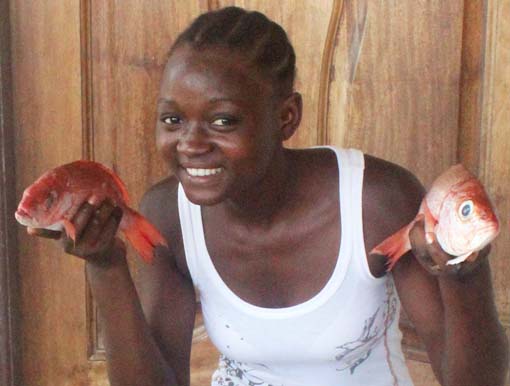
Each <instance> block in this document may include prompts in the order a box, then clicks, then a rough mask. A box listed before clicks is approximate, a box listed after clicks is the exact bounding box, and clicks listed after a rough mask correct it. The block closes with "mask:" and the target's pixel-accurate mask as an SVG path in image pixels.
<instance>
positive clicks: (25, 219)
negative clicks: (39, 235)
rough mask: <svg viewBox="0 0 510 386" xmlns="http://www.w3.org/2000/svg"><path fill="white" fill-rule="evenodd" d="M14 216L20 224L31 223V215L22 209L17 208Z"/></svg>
mask: <svg viewBox="0 0 510 386" xmlns="http://www.w3.org/2000/svg"><path fill="white" fill-rule="evenodd" d="M14 217H16V220H17V221H18V222H19V223H20V224H21V225H25V226H30V225H31V224H32V223H33V219H32V217H31V216H30V215H29V214H28V213H27V212H25V211H24V210H23V209H18V210H17V211H16V213H14Z"/></svg>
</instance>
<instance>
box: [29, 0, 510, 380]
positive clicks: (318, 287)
mask: <svg viewBox="0 0 510 386" xmlns="http://www.w3.org/2000/svg"><path fill="white" fill-rule="evenodd" d="M294 76H295V57H294V50H293V48H292V46H291V44H290V43H289V41H288V39H287V36H286V34H285V32H284V31H283V29H282V28H281V27H280V26H278V25H277V24H275V23H274V22H271V21H270V20H268V19H267V18H266V17H265V16H264V15H262V14H260V13H257V12H246V11H244V10H242V9H239V8H234V7H230V8H225V9H222V10H219V11H217V12H211V13H207V14H204V15H202V16H200V17H199V18H198V19H197V20H195V21H194V23H193V24H192V25H191V26H190V27H189V28H188V29H187V30H185V31H184V32H183V33H182V34H181V35H180V36H179V38H178V39H177V41H176V42H175V43H174V45H173V47H172V49H171V51H170V54H169V58H168V63H167V65H166V67H165V71H164V76H163V79H162V84H161V90H160V96H159V99H158V121H157V145H158V149H159V150H160V152H161V154H162V155H163V157H164V159H165V160H166V161H167V162H168V165H169V169H170V170H171V172H172V174H173V176H172V177H170V178H167V179H165V180H163V181H161V182H160V183H158V184H156V185H155V186H153V187H152V188H151V189H150V190H149V191H148V192H147V193H146V194H145V196H144V198H143V200H142V203H141V209H142V212H143V213H144V214H145V215H146V216H147V217H148V218H149V219H150V220H151V221H152V222H153V223H154V224H155V225H156V226H157V227H158V228H159V229H160V230H161V232H162V233H163V235H164V236H165V237H166V239H167V240H168V244H169V245H170V247H169V248H168V249H159V250H158V251H157V255H156V256H155V262H154V264H152V265H147V266H143V267H141V269H140V272H139V275H140V280H139V283H140V284H139V286H138V288H136V289H135V286H134V284H133V281H132V279H131V276H130V273H129V270H128V267H127V264H126V259H125V248H124V245H123V243H122V241H120V240H119V239H118V238H116V236H115V235H116V231H117V226H118V222H119V220H120V217H121V215H122V213H120V211H119V210H118V209H117V208H114V207H113V206H112V205H110V204H109V203H108V202H103V203H99V202H90V203H86V204H84V205H83V207H82V208H81V210H80V211H79V212H78V214H77V215H76V216H75V218H74V220H73V222H74V224H75V226H76V228H77V233H78V234H79V235H80V237H79V240H78V241H77V242H76V243H72V242H70V241H69V240H68V239H66V238H64V244H65V246H66V251H67V252H68V253H70V254H73V255H76V256H81V257H84V258H85V259H86V261H87V262H86V267H87V275H88V280H89V283H90V286H91V289H92V292H93V295H94V298H95V299H96V301H97V304H98V309H99V314H100V317H101V319H102V322H103V326H104V333H105V345H106V349H107V364H108V371H109V377H110V380H111V383H112V385H137V386H140V385H177V384H178V385H188V384H189V358H190V350H191V336H192V330H193V324H194V317H195V296H196V295H195V288H197V289H198V291H199V293H200V298H201V304H202V310H203V314H204V320H205V323H206V326H207V328H208V332H209V335H210V336H211V339H212V340H213V342H214V343H215V344H216V346H217V347H218V349H219V350H220V352H221V353H222V356H221V358H220V362H219V366H218V369H217V370H216V371H215V373H214V375H213V379H212V385H214V386H222V385H264V386H269V385H285V386H297V385H308V386H312V385H318V386H330V385H331V386H333V385H396V384H398V385H411V384H412V382H411V380H410V377H409V374H408V373H407V370H406V368H405V362H404V359H403V355H402V351H401V349H400V338H401V335H400V332H399V330H398V315H399V309H400V303H401V304H402V305H403V307H404V308H405V310H406V312H407V314H408V316H409V318H410V319H411V321H412V322H413V323H414V325H415V327H416V329H417V331H418V333H419V335H420V336H421V338H422V339H423V341H424V343H425V345H426V347H427V351H428V353H429V356H430V359H431V363H432V367H433V369H434V372H435V374H436V376H437V378H438V379H439V381H440V382H441V383H442V384H444V385H502V384H503V383H504V376H505V372H506V367H507V362H508V359H507V358H508V357H507V349H506V343H505V336H504V333H503V330H502V328H501V325H500V323H499V322H498V316H497V312H496V308H495V305H494V300H493V295H492V287H491V278H490V270H489V263H488V261H487V259H486V258H485V257H486V255H487V253H488V251H487V250H485V251H483V252H481V253H480V256H478V258H477V259H475V262H472V263H470V262H465V263H462V264H461V265H460V266H455V267H451V266H447V265H446V261H447V260H448V258H449V256H448V255H446V254H445V253H444V252H442V251H441V249H440V247H439V246H438V244H437V243H436V242H432V243H430V244H427V243H426V242H425V241H424V235H423V224H422V223H418V224H417V226H415V227H414V228H413V231H412V233H411V238H412V241H413V253H408V254H406V255H405V256H404V257H403V258H402V259H401V260H400V261H399V263H398V264H397V265H396V266H395V268H394V269H393V271H392V275H388V274H386V259H385V258H384V257H382V256H376V255H368V256H367V253H366V251H370V250H371V249H372V248H373V247H374V246H375V245H377V244H378V243H380V242H381V241H382V240H384V239H385V238H386V237H388V236H389V235H391V234H392V233H394V232H395V231H396V230H398V229H399V228H401V227H402V226H403V225H405V224H407V223H409V222H410V221H411V220H412V219H413V218H414V216H415V215H416V213H417V211H418V207H419V205H420V202H421V200H422V198H423V195H424V191H423V187H422V186H421V184H420V183H419V182H418V181H417V179H416V178H415V177H414V176H413V175H412V174H411V173H409V172H408V171H407V170H404V169H403V168H401V167H399V166H397V165H394V164H391V163H389V162H386V161H384V160H381V159H377V158H375V157H371V156H368V155H363V154H362V153H361V152H359V151H357V150H345V149H332V148H313V149H304V150H289V149H285V148H284V147H283V141H285V140H286V139H288V138H290V137H291V136H292V135H293V133H294V131H295V130H296V129H297V128H298V126H299V122H300V119H301V114H302V102H301V96H300V95H299V94H298V93H297V92H295V91H294V89H293V82H294ZM32 233H34V234H39V235H47V233H46V232H43V231H40V230H32ZM459 267H460V268H459ZM397 295H398V296H397ZM399 299H400V300H399Z"/></svg>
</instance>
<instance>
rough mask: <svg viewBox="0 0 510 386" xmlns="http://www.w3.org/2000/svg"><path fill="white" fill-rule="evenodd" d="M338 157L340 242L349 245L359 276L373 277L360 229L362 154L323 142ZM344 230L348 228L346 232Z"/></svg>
mask: <svg viewBox="0 0 510 386" xmlns="http://www.w3.org/2000/svg"><path fill="white" fill-rule="evenodd" d="M327 147H328V148H329V149H331V150H333V151H334V152H335V153H336V155H337V159H338V170H339V184H340V186H339V189H338V192H339V195H340V210H341V224H342V242H348V243H350V244H351V246H352V250H353V251H355V253H353V256H354V259H353V260H354V261H353V262H352V263H353V264H354V266H355V267H356V269H357V271H358V273H359V274H360V276H361V277H362V278H364V279H368V280H373V279H375V277H374V276H373V275H372V274H371V272H370V269H369V267H368V262H367V258H366V256H367V254H366V250H365V238H364V233H363V177H364V170H365V157H364V155H363V152H362V151H360V150H358V149H343V148H337V147H331V146H327ZM347 230H349V231H348V232H347Z"/></svg>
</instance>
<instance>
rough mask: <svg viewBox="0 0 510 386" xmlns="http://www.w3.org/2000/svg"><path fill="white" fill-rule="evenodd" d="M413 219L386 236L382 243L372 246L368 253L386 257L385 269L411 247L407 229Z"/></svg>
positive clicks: (412, 223) (409, 227)
mask: <svg viewBox="0 0 510 386" xmlns="http://www.w3.org/2000/svg"><path fill="white" fill-rule="evenodd" d="M414 223H415V221H412V222H411V223H409V224H408V225H406V226H405V227H403V228H401V229H400V230H398V231H397V232H395V233H394V234H392V235H391V236H390V237H388V238H386V239H385V240H384V241H383V242H382V243H380V244H378V245H377V246H376V247H374V248H373V249H372V250H371V251H370V254H377V255H383V256H387V257H388V262H387V265H388V267H387V269H386V270H387V271H391V270H392V268H393V266H394V265H395V264H396V263H397V261H398V259H400V258H401V257H402V255H403V254H404V253H406V252H407V251H409V250H410V249H411V242H410V241H409V231H410V230H411V227H412V226H413V225H414Z"/></svg>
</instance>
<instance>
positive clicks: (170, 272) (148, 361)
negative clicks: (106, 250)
mask: <svg viewBox="0 0 510 386" xmlns="http://www.w3.org/2000/svg"><path fill="white" fill-rule="evenodd" d="M108 259H109V261H108V262H104V261H100V262H97V261H94V262H92V261H87V263H86V270H87V277H88V281H89V284H90V287H91V291H92V295H93V297H94V299H95V300H96V303H97V306H98V312H99V317H100V319H101V323H102V326H103V332H104V338H105V346H106V358H107V368H108V375H109V379H110V382H111V384H112V386H115V385H119V386H120V385H122V386H127V385H133V386H134V385H136V386H141V385H147V386H149V385H165V386H168V385H177V384H179V385H186V384H188V383H187V382H189V381H188V378H187V376H186V374H187V373H188V372H187V371H186V368H187V367H188V368H189V364H187V363H186V362H185V361H184V360H183V358H169V357H168V356H167V355H165V354H166V353H167V352H169V351H171V350H173V351H178V350H180V351H182V352H189V349H188V350H187V349H186V344H185V343H182V342H181V341H178V340H177V339H176V340H175V341H172V340H171V339H168V338H167V335H166V332H167V331H166V329H163V332H159V334H156V333H155V329H154V328H153V326H151V325H150V324H149V323H148V320H147V318H146V316H145V315H144V312H143V304H142V302H141V301H140V300H139V297H138V295H137V291H136V289H135V286H134V284H133V280H132V279H131V275H130V272H129V269H128V265H127V263H126V259H125V253H124V250H123V248H122V247H120V248H115V249H114V250H113V251H112V252H111V253H110V254H109V257H108ZM167 261H168V259H167V258H166V256H161V255H158V256H156V257H155V263H154V267H151V269H160V270H161V272H158V274H155V275H152V276H149V275H145V276H146V278H148V279H149V280H154V282H153V283H152V285H154V286H155V288H157V287H158V286H159V293H158V294H157V295H156V294H155V296H157V297H158V299H157V300H153V303H154V304H157V303H158V302H165V305H164V306H162V309H161V312H167V313H168V315H164V316H161V317H160V319H161V321H162V322H164V320H165V319H171V321H170V322H169V323H168V326H167V327H166V328H170V327H173V324H172V321H173V320H174V319H178V318H180V317H181V316H182V315H183V314H187V315H189V314H191V313H192V312H193V311H194V310H193V308H192V307H193V304H194V295H193V289H192V288H190V287H189V285H188V284H187V283H186V282H185V281H183V280H182V279H181V278H180V277H179V273H178V272H176V271H175V270H174V269H172V268H171V266H170V264H168V263H167ZM156 265H157V266H158V268H156ZM164 274H166V277H165V278H164V279H163V275H164ZM169 281H172V282H171V283H169ZM169 292H172V293H173V296H171V297H168V296H167V294H168V293H169ZM190 298H191V299H192V301H193V302H192V303H191V304H192V305H191V306H190V305H189V304H188V303H187V300H189V299H190ZM146 301H147V300H146ZM176 315H179V316H176ZM183 320H184V321H189V320H190V317H189V316H188V317H184V318H183ZM182 328H183V329H184V327H182ZM191 328H192V325H191ZM179 333H181V331H173V334H174V335H178V334H179ZM182 335H183V336H184V335H186V334H185V333H183V332H182ZM165 338H166V339H165ZM181 340H182V339H181ZM168 347H171V349H170V348H168ZM186 366H187V367H186Z"/></svg>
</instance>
